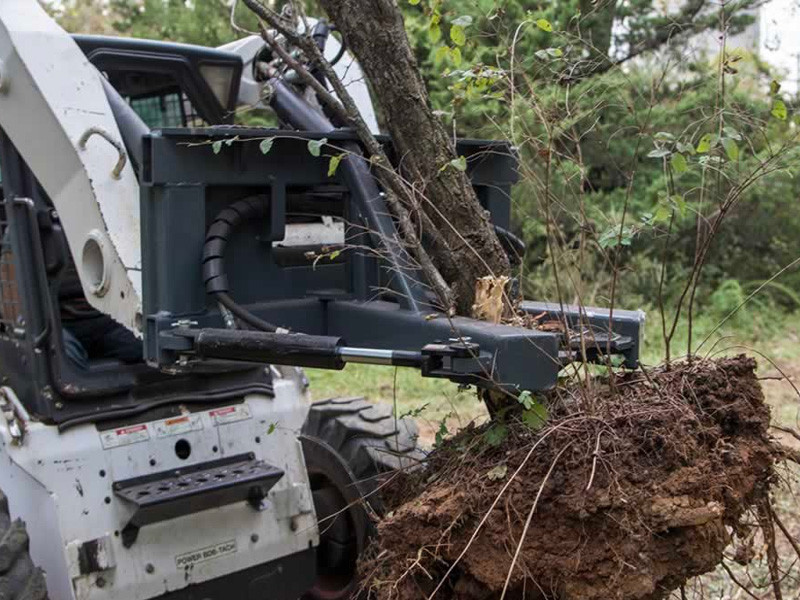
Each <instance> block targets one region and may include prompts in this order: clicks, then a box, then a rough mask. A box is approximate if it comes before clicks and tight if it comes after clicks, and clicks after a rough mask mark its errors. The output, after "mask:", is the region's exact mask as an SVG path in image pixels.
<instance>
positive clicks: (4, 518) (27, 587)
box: [0, 492, 47, 600]
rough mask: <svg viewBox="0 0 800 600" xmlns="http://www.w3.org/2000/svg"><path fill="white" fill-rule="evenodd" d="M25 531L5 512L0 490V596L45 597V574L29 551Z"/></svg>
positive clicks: (16, 598)
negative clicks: (35, 563)
mask: <svg viewBox="0 0 800 600" xmlns="http://www.w3.org/2000/svg"><path fill="white" fill-rule="evenodd" d="M28 545H29V539H28V532H27V530H26V529H25V523H23V522H22V521H21V520H20V519H16V520H14V521H12V520H11V517H10V515H9V512H8V498H7V497H6V495H5V494H3V493H2V492H0V599H2V600H47V586H46V584H45V580H44V573H43V572H42V570H41V569H39V568H37V567H36V566H34V564H33V561H32V560H31V556H30V553H29V552H28Z"/></svg>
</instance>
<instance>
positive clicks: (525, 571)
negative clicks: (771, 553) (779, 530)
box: [361, 356, 776, 600]
mask: <svg viewBox="0 0 800 600" xmlns="http://www.w3.org/2000/svg"><path fill="white" fill-rule="evenodd" d="M755 366H756V365H755V361H753V360H752V359H750V358H746V357H743V356H742V357H738V358H733V359H724V360H719V361H695V362H693V363H692V364H681V365H673V366H672V368H671V369H669V370H667V369H660V370H655V371H651V372H650V373H648V374H645V373H629V374H627V375H625V376H621V377H617V378H616V379H615V381H614V382H613V385H612V384H611V382H608V381H606V382H597V381H595V382H593V383H592V384H591V386H592V387H591V388H587V387H585V386H576V387H573V388H570V389H562V390H560V391H559V392H557V393H555V394H554V395H553V397H552V398H550V399H549V400H548V402H549V411H550V417H549V419H548V420H547V423H546V424H545V425H544V426H542V427H540V428H539V429H536V430H535V429H534V428H531V427H530V426H529V425H526V424H525V423H523V422H521V420H519V419H513V418H512V419H509V421H508V422H506V423H505V424H497V423H494V424H489V425H486V426H484V427H482V428H474V429H469V430H467V431H464V432H462V433H460V434H459V435H457V436H456V437H454V438H453V439H451V440H449V441H448V442H446V443H445V444H443V445H442V447H440V448H438V449H437V450H436V451H434V452H433V453H432V455H431V457H430V461H429V464H428V467H427V469H426V470H425V471H424V472H423V473H421V474H420V475H417V476H416V478H415V479H414V478H412V479H409V477H408V476H407V477H405V478H404V481H403V483H402V486H401V489H402V493H398V490H397V489H396V490H395V493H394V494H392V498H393V502H394V504H395V505H394V506H393V507H391V508H392V510H391V511H390V512H389V513H388V515H387V516H386V517H385V518H384V519H383V520H382V522H381V523H379V525H378V535H377V538H376V541H375V543H374V545H373V547H372V549H371V552H370V553H369V554H368V556H367V558H365V559H364V560H363V561H362V564H361V573H362V575H363V577H364V580H363V588H362V589H363V592H364V594H365V595H366V596H369V597H371V598H374V599H376V600H412V599H413V600H417V599H420V598H428V597H431V596H432V597H434V598H436V599H441V600H479V599H480V600H484V599H486V600H488V599H496V598H501V597H502V595H503V590H504V589H506V594H505V598H508V599H509V600H511V599H514V600H517V599H523V598H525V599H527V598H531V599H537V598H550V599H559V600H578V599H580V600H595V599H596V600H608V599H617V600H634V599H636V600H640V599H641V600H656V599H660V598H665V597H666V596H667V595H668V594H669V592H670V591H672V590H675V589H677V588H678V587H679V586H681V585H682V584H683V583H684V582H685V581H686V580H687V579H689V578H691V577H693V576H696V575H699V574H702V573H705V572H707V571H710V570H712V569H714V568H715V567H716V566H717V565H718V564H719V563H720V562H721V561H722V558H723V550H724V549H725V548H726V547H728V546H729V545H730V544H731V542H732V541H733V540H734V538H736V537H737V536H738V537H740V538H742V539H745V538H747V537H748V533H749V530H750V528H752V523H759V522H763V519H764V518H765V513H764V511H763V510H761V508H764V507H766V508H764V510H766V511H767V513H768V511H769V508H768V506H769V505H768V504H765V503H768V490H769V488H770V485H771V484H772V483H773V481H774V479H775V475H774V465H775V461H776V456H775V452H774V450H773V447H772V444H771V441H770V438H769V435H768V433H767V429H768V427H769V422H770V413H769V408H768V407H767V405H766V404H765V402H764V396H763V394H762V391H761V388H760V385H759V382H758V380H757V378H756V376H755V373H754V370H755ZM759 507H760V508H759ZM749 514H752V515H755V518H752V519H749V521H748V522H745V521H746V519H745V517H746V516H747V515H749ZM766 518H768V514H766ZM748 523H749V524H748ZM515 557H516V558H515Z"/></svg>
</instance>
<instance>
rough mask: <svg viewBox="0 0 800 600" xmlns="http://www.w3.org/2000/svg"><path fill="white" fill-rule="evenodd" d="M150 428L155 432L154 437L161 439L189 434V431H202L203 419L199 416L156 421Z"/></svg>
mask: <svg viewBox="0 0 800 600" xmlns="http://www.w3.org/2000/svg"><path fill="white" fill-rule="evenodd" d="M152 427H153V430H154V431H155V432H156V436H157V437H160V438H163V437H169V436H171V435H181V434H183V433H189V432H190V431H200V430H202V429H203V419H202V418H201V417H200V415H183V416H180V417H172V418H171V419H164V420H163V421H156V422H155V423H153V424H152Z"/></svg>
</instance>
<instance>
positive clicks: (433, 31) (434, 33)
mask: <svg viewBox="0 0 800 600" xmlns="http://www.w3.org/2000/svg"><path fill="white" fill-rule="evenodd" d="M441 39H442V28H441V27H440V26H439V23H434V22H433V21H431V24H430V26H429V27H428V40H430V42H431V44H438V43H439V40H441Z"/></svg>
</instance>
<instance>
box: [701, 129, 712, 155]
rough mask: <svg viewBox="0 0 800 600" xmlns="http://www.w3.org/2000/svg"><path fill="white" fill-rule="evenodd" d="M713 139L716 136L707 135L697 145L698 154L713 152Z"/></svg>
mask: <svg viewBox="0 0 800 600" xmlns="http://www.w3.org/2000/svg"><path fill="white" fill-rule="evenodd" d="M713 139H714V136H713V135H712V134H710V133H706V134H705V135H704V136H703V137H701V138H700V141H699V142H698V143H697V152H698V153H699V154H705V153H707V152H708V151H709V150H711V142H712V141H713Z"/></svg>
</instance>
